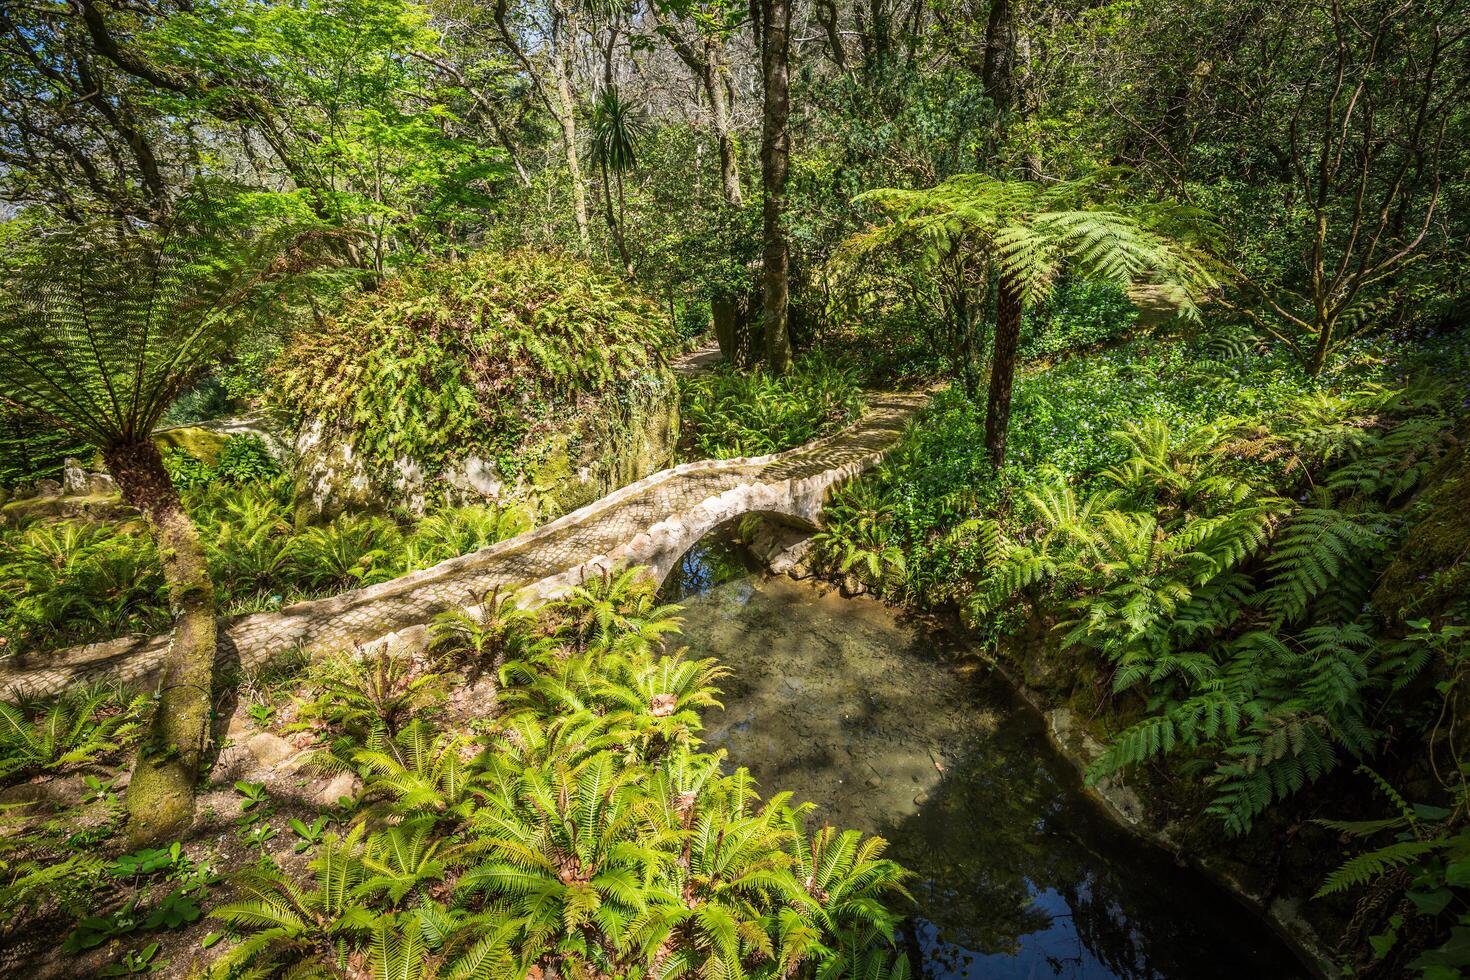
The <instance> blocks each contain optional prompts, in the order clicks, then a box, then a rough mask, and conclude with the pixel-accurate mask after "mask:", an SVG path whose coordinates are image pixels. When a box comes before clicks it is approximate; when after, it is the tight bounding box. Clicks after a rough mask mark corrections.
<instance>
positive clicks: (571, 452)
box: [274, 251, 677, 512]
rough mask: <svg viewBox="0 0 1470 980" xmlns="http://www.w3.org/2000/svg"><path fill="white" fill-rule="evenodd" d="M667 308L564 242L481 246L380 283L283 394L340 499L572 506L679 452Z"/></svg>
mask: <svg viewBox="0 0 1470 980" xmlns="http://www.w3.org/2000/svg"><path fill="white" fill-rule="evenodd" d="M671 349H672V339H671V337H670V335H669V332H668V327H667V324H666V322H665V318H664V316H663V314H662V313H661V312H660V311H659V310H658V309H657V308H656V307H655V306H654V305H653V304H652V303H650V302H649V301H647V300H646V299H643V298H642V297H639V296H638V295H637V294H636V293H634V292H632V291H631V290H630V289H629V288H628V286H627V284H626V283H625V282H624V281H623V280H622V279H620V278H619V277H618V276H616V275H614V274H612V273H610V272H608V271H605V270H602V269H600V268H598V267H596V266H593V265H590V264H588V263H586V262H582V261H579V260H575V259H570V258H567V257H564V256H560V255H554V254H547V253H540V252H531V251H522V252H512V253H509V254H500V253H493V252H484V253H479V254H476V255H473V256H470V257H469V258H467V259H464V260H461V261H458V262H448V263H441V264H438V265H434V266H429V267H426V268H424V269H421V270H416V271H413V272H410V273H408V274H405V275H404V276H403V277H402V278H401V279H399V280H397V281H395V282H392V283H389V284H388V285H387V286H385V287H384V288H383V289H381V290H379V291H378V292H376V293H373V294H369V295H364V296H362V297H360V298H359V299H358V300H356V301H354V302H353V303H352V304H349V306H348V308H347V309H346V310H344V312H343V313H342V314H341V315H340V316H338V317H337V318H336V320H335V321H334V322H333V323H332V324H330V325H328V326H327V327H326V328H325V329H320V330H318V329H313V330H312V331H310V332H307V333H304V334H303V335H302V336H300V337H298V338H296V339H295V340H294V341H293V342H292V343H291V344H290V345H289V346H288V348H287V350H286V352H285V353H284V354H283V355H282V358H281V360H280V362H279V363H278V364H277V366H276V368H275V371H274V377H275V389H274V397H275V398H276V400H277V402H278V403H279V404H280V405H281V406H282V407H284V408H285V409H286V410H287V411H288V412H289V413H290V414H291V415H292V416H293V417H294V418H295V419H296V420H297V421H298V423H299V425H300V436H299V438H298V440H297V451H298V454H299V455H300V457H301V475H302V479H303V481H304V482H305V484H306V485H307V488H308V490H309V492H310V495H311V496H312V497H313V498H314V499H315V500H316V502H317V503H318V505H319V506H321V507H323V508H334V507H337V506H343V505H363V504H369V505H370V504H373V503H384V502H391V503H400V504H407V505H409V506H411V507H422V506H424V505H426V504H427V503H430V502H435V501H438V500H440V499H443V498H446V497H447V498H449V499H459V500H475V499H481V500H495V501H507V500H516V501H526V500H533V501H536V502H539V503H541V504H543V505H544V507H543V509H544V510H550V511H554V512H564V511H566V510H570V509H573V508H575V507H576V506H579V505H581V504H583V503H586V502H587V501H589V500H592V499H595V498H596V497H597V496H599V495H601V494H602V493H605V492H606V491H607V490H609V489H612V488H614V487H616V486H621V485H623V484H624V483H626V482H628V481H630V480H632V479H637V478H638V477H640V476H643V475H645V474H646V473H648V472H651V471H652V470H654V469H657V468H659V467H660V466H662V465H664V464H665V463H666V462H667V461H668V459H669V458H670V457H671V453H672V443H673V439H674V435H675V433H676V432H677V391H676V386H675V384H674V381H673V376H672V373H671V372H670V370H669V368H668V366H667V364H666V361H665V354H666V352H667V351H669V350H671Z"/></svg>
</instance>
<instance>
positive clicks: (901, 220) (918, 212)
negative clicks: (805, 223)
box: [846, 174, 1215, 467]
mask: <svg viewBox="0 0 1470 980" xmlns="http://www.w3.org/2000/svg"><path fill="white" fill-rule="evenodd" d="M1102 190H1103V181H1102V176H1101V175H1099V176H1096V177H1093V178H1084V179H1080V180H1075V181H1064V182H1061V183H1056V184H1050V185H1047V184H1039V183H1035V182H1033V181H1005V180H997V179H995V178H993V177H988V176H985V175H984V174H960V175H957V176H955V177H951V178H949V179H948V180H946V181H943V182H942V183H940V184H938V185H936V186H934V187H932V188H928V189H923V190H900V189H892V188H885V189H879V190H873V191H869V192H867V193H866V194H862V195H859V196H858V198H857V200H858V201H860V202H866V203H869V204H872V205H875V206H876V207H878V208H880V209H881V210H882V211H884V212H886V213H887V214H889V215H890V216H891V218H890V220H889V221H888V222H887V223H885V224H881V225H878V226H876V227H874V228H872V229H870V230H868V231H866V232H864V233H861V234H859V235H857V236H854V237H853V238H852V239H851V240H849V242H848V243H847V246H846V248H847V252H848V254H849V255H850V256H855V255H861V254H862V253H864V252H868V251H871V250H873V249H877V248H885V247H893V246H896V245H909V246H917V248H918V256H917V260H918V261H920V262H922V263H924V264H925V265H926V266H934V265H947V266H948V267H949V268H950V269H952V270H953V271H952V272H951V273H949V274H950V275H952V276H954V277H955V281H954V283H953V285H952V286H951V288H950V290H949V292H950V293H951V294H953V295H954V296H955V297H956V302H957V303H962V304H964V305H965V307H966V308H968V309H971V310H973V309H975V308H978V307H979V306H981V305H982V304H983V303H984V295H985V293H984V292H983V290H988V289H990V288H993V289H994V291H995V338H994V343H993V349H992V355H991V361H990V391H989V394H988V397H987V400H986V408H985V446H986V449H987V451H988V452H989V454H990V461H991V463H992V464H993V465H994V466H996V467H999V466H1001V465H1002V464H1003V463H1004V462H1005V445H1006V431H1007V429H1008V427H1009V422H1010V411H1011V385H1012V382H1013V381H1014V379H1015V374H1016V351H1017V349H1018V347H1019V345H1020V340H1021V314H1022V312H1023V310H1024V308H1025V307H1026V305H1027V304H1035V303H1039V302H1041V301H1042V300H1044V299H1045V298H1046V297H1047V295H1048V294H1049V293H1050V292H1051V289H1052V287H1053V285H1055V283H1056V280H1057V278H1058V276H1059V275H1060V274H1061V273H1062V271H1063V270H1064V269H1065V270H1066V271H1067V272H1068V273H1070V274H1072V275H1078V276H1083V277H1087V278H1093V279H1099V280H1104V281H1108V282H1114V283H1117V284H1118V285H1120V286H1130V285H1134V284H1137V283H1145V282H1148V283H1155V284H1158V285H1162V286H1170V287H1176V288H1178V289H1179V290H1181V291H1182V292H1181V294H1180V297H1179V298H1180V300H1181V306H1182V309H1183V311H1184V312H1186V313H1188V314H1193V313H1194V303H1193V299H1192V297H1194V296H1198V295H1201V294H1202V293H1203V292H1204V291H1206V290H1208V289H1210V288H1211V287H1213V286H1214V285H1215V279H1214V277H1213V276H1212V275H1211V274H1210V272H1209V270H1208V269H1207V268H1206V265H1205V260H1204V258H1203V255H1202V254H1201V253H1200V252H1198V251H1197V250H1196V249H1195V247H1194V246H1193V245H1192V244H1190V240H1191V239H1193V238H1194V237H1195V236H1196V234H1197V233H1198V232H1200V231H1201V230H1203V228H1204V223H1203V221H1202V219H1201V216H1200V215H1199V214H1198V212H1196V211H1194V210H1192V209H1188V208H1183V207H1179V206H1176V205H1172V204H1154V205H1129V204H1121V203H1113V204H1101V203H1096V202H1095V199H1096V198H1098V197H1100V196H1101V191H1102ZM972 394H973V392H972Z"/></svg>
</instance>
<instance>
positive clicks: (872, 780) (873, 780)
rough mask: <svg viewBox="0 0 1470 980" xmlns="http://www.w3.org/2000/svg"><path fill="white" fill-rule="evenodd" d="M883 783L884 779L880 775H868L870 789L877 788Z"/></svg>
mask: <svg viewBox="0 0 1470 980" xmlns="http://www.w3.org/2000/svg"><path fill="white" fill-rule="evenodd" d="M882 785H883V780H882V779H880V778H879V777H877V776H869V777H868V782H867V787H868V789H877V788H878V787H879V786H882Z"/></svg>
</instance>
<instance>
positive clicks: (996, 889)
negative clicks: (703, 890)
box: [664, 535, 1308, 980]
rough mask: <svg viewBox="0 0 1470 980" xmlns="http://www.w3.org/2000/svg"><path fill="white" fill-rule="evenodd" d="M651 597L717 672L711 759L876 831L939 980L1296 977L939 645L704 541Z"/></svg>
mask: <svg viewBox="0 0 1470 980" xmlns="http://www.w3.org/2000/svg"><path fill="white" fill-rule="evenodd" d="M664 597H665V598H666V599H667V600H670V601H674V600H677V601H679V602H681V603H682V604H683V605H684V607H685V612H684V633H683V636H682V637H680V638H679V642H682V643H683V644H685V645H687V646H688V647H689V648H690V653H691V654H692V655H694V656H698V657H715V658H717V659H718V660H719V661H720V662H721V663H723V664H724V665H725V666H727V667H729V668H730V670H731V671H732V675H731V676H730V677H727V678H726V679H725V680H724V681H723V682H722V685H721V686H722V688H723V690H724V695H723V697H722V698H721V700H722V701H723V702H724V709H723V710H718V709H711V710H709V711H707V712H706V713H705V725H706V730H705V733H704V736H705V738H706V741H707V743H708V745H709V747H710V748H723V749H725V750H727V751H728V753H729V761H730V763H731V764H732V765H742V766H746V767H747V768H749V769H750V770H751V772H752V774H753V775H754V776H755V777H756V779H757V780H758V781H759V784H760V787H761V789H762V790H763V792H764V793H766V794H769V793H773V792H776V791H778V790H791V791H793V792H794V794H795V797H796V799H797V800H811V801H812V802H814V803H816V804H817V806H818V808H819V809H818V812H817V814H816V820H817V821H822V820H825V821H828V822H831V823H833V824H835V825H838V826H842V827H855V828H858V829H860V830H863V831H866V832H869V833H876V834H881V835H882V836H883V837H885V838H887V839H888V840H889V842H890V847H889V850H888V856H889V857H892V858H894V859H895V860H897V861H899V862H900V863H902V864H903V865H904V866H905V867H907V868H909V869H910V870H911V871H913V872H914V875H915V876H914V878H913V880H912V881H911V882H910V888H911V890H912V891H913V894H914V898H915V900H916V903H917V907H916V909H915V911H914V915H913V918H912V920H911V934H912V936H913V939H914V940H916V945H917V947H918V949H919V951H920V956H921V957H922V962H923V976H924V977H927V978H931V980H939V978H945V980H948V978H998V980H1011V978H1016V980H1020V978H1025V980H1032V978H1038V980H1039V978H1044V977H1064V978H1087V980H1092V978H1107V977H1118V978H1190V980H1194V978H1215V977H1219V978H1226V977H1229V978H1240V977H1253V978H1255V977H1259V978H1273V980H1274V978H1291V977H1301V976H1306V975H1308V974H1307V973H1306V972H1305V971H1304V970H1303V969H1302V967H1301V965H1300V963H1299V962H1298V960H1297V959H1296V958H1295V957H1294V955H1293V954H1292V952H1291V951H1290V950H1289V949H1288V948H1287V946H1286V945H1285V944H1284V943H1282V942H1281V941H1280V940H1279V939H1278V938H1277V936H1276V935H1275V933H1273V932H1272V930H1271V929H1270V927H1269V926H1268V925H1266V924H1265V923H1264V922H1262V921H1261V920H1260V919H1259V918H1257V917H1256V916H1254V915H1253V914H1252V913H1250V912H1249V911H1248V910H1247V909H1246V908H1245V907H1244V906H1242V905H1240V904H1239V903H1237V902H1236V901H1235V900H1234V899H1233V898H1232V897H1231V896H1229V895H1227V894H1226V893H1224V891H1223V890H1222V889H1220V888H1219V887H1218V886H1217V885H1215V884H1214V883H1213V882H1211V881H1209V880H1208V879H1206V878H1204V877H1203V876H1201V875H1199V874H1197V873H1194V872H1192V871H1189V870H1187V869H1183V868H1180V867H1178V866H1177V865H1176V864H1175V862H1174V861H1173V860H1172V859H1171V858H1169V857H1168V856H1167V855H1166V854H1164V853H1163V852H1162V851H1160V850H1159V849H1157V848H1154V847H1151V846H1149V845H1147V844H1145V843H1143V842H1141V841H1139V840H1138V839H1137V838H1135V837H1133V836H1132V835H1131V834H1129V833H1127V832H1126V831H1125V830H1123V829H1121V828H1120V827H1118V826H1117V825H1116V824H1114V823H1113V822H1112V821H1111V820H1110V819H1109V818H1108V817H1107V816H1106V815H1105V814H1104V813H1103V811H1102V810H1101V808H1100V807H1098V806H1097V805H1096V804H1095V803H1094V802H1093V801H1092V800H1090V799H1089V798H1088V797H1086V796H1085V795H1083V793H1082V791H1081V785H1080V781H1079V778H1078V776H1077V774H1076V772H1075V770H1073V768H1072V767H1071V766H1070V764H1069V763H1068V762H1067V761H1066V760H1065V759H1063V758H1062V757H1061V756H1059V755H1058V754H1057V753H1056V751H1055V750H1054V749H1053V748H1052V746H1051V744H1050V743H1049V742H1048V740H1047V737H1046V733H1045V731H1044V729H1043V725H1042V720H1041V718H1040V717H1039V716H1038V715H1037V713H1036V712H1035V711H1034V710H1032V709H1031V708H1030V707H1029V706H1027V705H1025V704H1024V702H1022V701H1021V700H1020V699H1019V697H1018V696H1017V695H1016V694H1015V692H1014V691H1013V690H1012V689H1011V688H1010V687H1009V686H1008V685H1007V683H1006V682H1005V680H1004V679H1003V678H1001V677H999V676H997V675H995V674H993V673H992V672H990V671H989V670H988V669H987V668H986V667H985V665H984V664H983V662H982V661H981V660H979V659H978V658H975V657H968V656H965V654H964V651H963V650H961V649H957V648H956V647H955V643H954V641H953V640H950V639H947V638H946V637H944V636H942V635H940V634H937V633H933V632H929V631H926V630H924V629H922V628H918V627H915V626H912V625H909V624H907V623H906V622H904V620H903V618H902V617H901V616H900V614H899V613H897V612H896V611H895V610H892V609H889V608H888V607H886V606H884V605H883V604H882V603H880V602H877V601H875V600H872V599H866V598H864V599H844V598H842V597H841V596H840V595H838V594H837V593H836V592H827V593H826V594H823V591H822V590H821V589H819V588H817V587H815V586H813V585H810V584H807V583H802V582H794V581H792V580H790V579H787V578H784V577H771V576H765V575H762V574H760V573H759V572H756V571H754V570H753V568H752V565H751V564H750V562H749V561H748V559H747V558H746V556H745V555H744V554H743V553H742V552H741V550H740V549H739V548H738V546H736V545H734V544H732V543H730V542H729V541H728V540H725V539H722V538H720V537H717V536H716V535H711V536H710V537H708V538H706V539H705V540H704V541H702V542H701V543H700V544H699V545H696V546H695V548H694V549H692V550H691V551H690V552H689V553H688V554H687V555H685V556H684V558H683V560H682V561H681V562H680V565H679V567H678V568H677V569H676V570H675V571H674V573H673V574H672V575H670V577H669V580H668V581H667V582H666V583H665V586H664Z"/></svg>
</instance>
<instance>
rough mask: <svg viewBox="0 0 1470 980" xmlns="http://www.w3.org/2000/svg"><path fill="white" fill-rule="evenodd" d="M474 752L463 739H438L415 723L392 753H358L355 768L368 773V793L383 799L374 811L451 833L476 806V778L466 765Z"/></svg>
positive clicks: (385, 750) (376, 750)
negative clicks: (423, 820)
mask: <svg viewBox="0 0 1470 980" xmlns="http://www.w3.org/2000/svg"><path fill="white" fill-rule="evenodd" d="M472 752H473V748H472V746H471V745H470V743H469V742H468V741H467V740H466V739H464V738H460V737H456V736H453V735H443V734H440V735H436V734H435V733H434V732H433V731H432V730H431V729H430V728H429V727H428V726H427V725H426V724H424V723H422V722H415V723H414V724H412V725H409V726H408V727H407V728H405V729H404V730H403V731H402V732H400V733H399V735H398V737H397V738H395V739H394V740H393V742H392V743H391V751H389V747H388V746H383V747H378V746H373V747H370V748H365V749H361V750H359V751H358V752H356V753H355V754H354V755H353V762H354V763H355V764H356V765H357V766H358V767H359V768H361V769H363V770H365V771H366V772H367V773H368V782H367V786H366V787H365V790H366V792H367V793H368V794H369V795H375V796H380V797H383V798H385V800H386V803H385V804H384V805H383V806H381V807H379V808H378V809H380V810H383V811H385V812H386V813H387V814H388V815H390V816H393V817H400V818H401V817H409V818H426V819H429V820H432V821H435V822H439V823H443V824H445V825H446V826H451V827H452V826H454V825H455V824H457V823H458V822H459V821H461V820H463V819H464V817H465V816H466V815H467V814H468V813H469V812H470V810H471V809H472V804H473V802H474V795H473V789H474V785H475V773H474V772H472V771H471V769H470V767H469V766H467V765H466V762H465V757H466V756H467V755H470V754H471V753H472Z"/></svg>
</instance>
